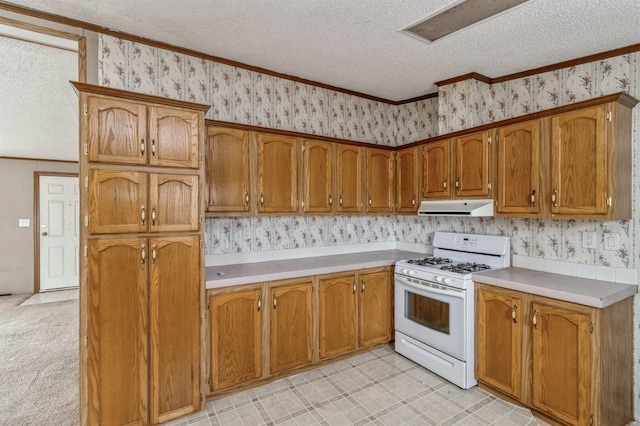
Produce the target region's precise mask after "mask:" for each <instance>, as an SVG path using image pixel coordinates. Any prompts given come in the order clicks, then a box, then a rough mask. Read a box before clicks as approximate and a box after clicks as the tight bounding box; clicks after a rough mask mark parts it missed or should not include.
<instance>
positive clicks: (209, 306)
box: [207, 302, 211, 311]
mask: <svg viewBox="0 0 640 426" xmlns="http://www.w3.org/2000/svg"><path fill="white" fill-rule="evenodd" d="M210 310H211V302H207V311H210Z"/></svg>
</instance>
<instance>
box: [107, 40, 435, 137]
mask: <svg viewBox="0 0 640 426" xmlns="http://www.w3.org/2000/svg"><path fill="white" fill-rule="evenodd" d="M98 48H99V58H98V62H99V63H98V68H99V76H98V81H99V83H100V84H101V85H103V86H109V87H114V88H118V89H124V90H131V91H134V92H141V93H145V94H149V95H157V96H164V97H169V98H173V99H180V100H185V101H191V102H198V103H203V104H207V105H211V106H212V107H211V109H210V110H209V111H208V113H207V115H206V118H208V119H212V120H221V121H229V122H234V123H242V124H250V125H254V126H261V127H267V128H273V129H281V130H291V131H295V132H302V133H309V134H313V135H322V136H329V137H334V138H339V139H348V140H354V141H360V142H368V143H373V144H380V145H389V146H396V145H401V144H403V143H408V142H412V141H415V140H419V139H426V138H429V137H432V136H435V135H436V121H437V115H436V113H435V111H436V109H437V99H436V98H432V99H427V100H424V101H419V102H412V103H409V104H404V105H391V104H388V103H384V102H376V101H372V100H370V99H366V98H361V97H357V96H353V95H348V94H345V93H342V92H337V91H334V90H329V89H325V88H321V87H316V86H312V85H308V84H303V83H299V82H296V81H293V80H288V79H283V78H277V77H274V76H271V75H267V74H263V73H259V72H254V71H250V70H246V69H243V68H239V67H233V66H230V65H226V64H222V63H218V62H214V61H209V60H204V59H201V58H196V57H193V56H189V55H185V54H182V53H177V52H172V51H169V50H165V49H160V48H157V47H153V46H148V45H145V44H142V43H137V42H133V41H129V40H124V39H120V38H115V37H111V36H107V35H100V37H99V46H98Z"/></svg>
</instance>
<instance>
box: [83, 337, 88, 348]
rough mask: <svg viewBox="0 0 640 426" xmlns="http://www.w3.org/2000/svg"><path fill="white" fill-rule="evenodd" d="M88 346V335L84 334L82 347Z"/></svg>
mask: <svg viewBox="0 0 640 426" xmlns="http://www.w3.org/2000/svg"><path fill="white" fill-rule="evenodd" d="M88 346H89V336H87V335H85V336H84V347H85V348H86V347H88Z"/></svg>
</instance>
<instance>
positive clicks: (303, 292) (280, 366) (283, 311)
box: [269, 281, 313, 374]
mask: <svg viewBox="0 0 640 426" xmlns="http://www.w3.org/2000/svg"><path fill="white" fill-rule="evenodd" d="M269 295H270V303H271V315H270V326H271V339H270V340H269V341H270V345H271V349H270V358H271V361H270V366H271V368H270V373H271V374H274V373H279V372H281V371H285V370H289V369H292V368H295V367H300V366H302V365H306V364H310V363H311V360H312V358H311V348H312V343H313V342H312V333H311V327H312V324H311V315H312V307H311V281H309V282H306V283H301V284H292V285H285V286H279V287H274V288H271V289H270V291H269Z"/></svg>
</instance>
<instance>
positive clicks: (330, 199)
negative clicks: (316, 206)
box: [329, 194, 333, 206]
mask: <svg viewBox="0 0 640 426" xmlns="http://www.w3.org/2000/svg"><path fill="white" fill-rule="evenodd" d="M329 205H330V206H333V197H332V196H331V194H329Z"/></svg>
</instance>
